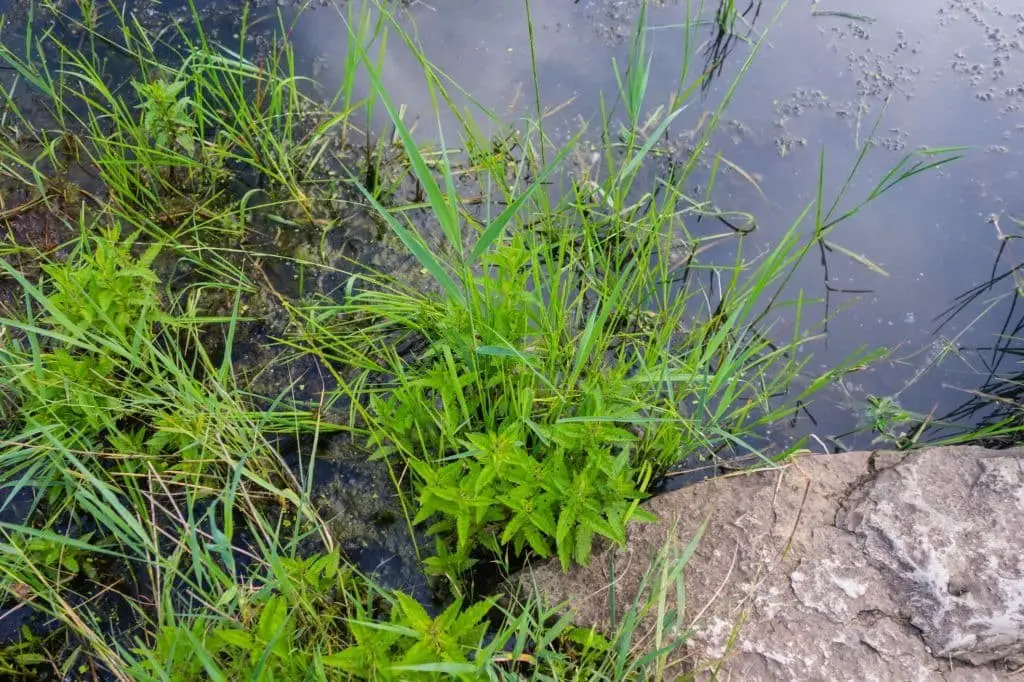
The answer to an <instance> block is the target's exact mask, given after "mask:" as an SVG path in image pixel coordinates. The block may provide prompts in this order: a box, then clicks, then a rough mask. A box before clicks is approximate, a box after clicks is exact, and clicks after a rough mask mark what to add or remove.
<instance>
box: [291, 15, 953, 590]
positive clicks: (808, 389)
mask: <svg viewBox="0 0 1024 682" xmlns="http://www.w3.org/2000/svg"><path fill="white" fill-rule="evenodd" d="M642 21H643V15H641V22H642ZM397 30H398V31H399V32H400V31H401V30H400V29H397ZM645 31H646V27H645V25H644V24H643V23H641V24H640V25H639V27H638V29H637V33H636V37H635V40H634V43H633V49H632V50H631V52H630V59H629V63H628V65H626V66H625V67H623V69H622V70H619V69H616V73H617V76H618V81H619V89H620V104H622V106H623V107H624V108H625V121H624V122H622V123H620V124H616V121H613V120H611V118H610V117H609V118H607V119H605V120H603V121H602V123H601V129H600V131H599V133H600V136H601V139H602V140H604V148H603V149H602V150H601V152H600V155H599V156H600V158H603V159H604V160H605V167H604V168H598V169H596V170H592V171H591V173H590V174H589V175H587V176H586V177H580V176H572V175H571V174H567V173H566V172H565V170H566V163H565V162H566V159H567V158H568V157H569V155H570V153H572V152H573V151H574V150H575V149H576V148H577V145H578V144H579V140H580V138H581V137H582V136H584V135H585V134H586V133H585V131H584V132H581V133H580V135H579V136H577V137H574V138H573V139H571V140H570V141H569V142H568V143H566V144H564V145H561V146H559V145H554V144H553V142H552V140H550V139H549V138H547V137H546V136H545V135H544V133H543V126H542V121H540V120H538V121H533V122H531V123H530V124H529V125H527V126H526V129H525V130H521V131H518V132H516V133H513V135H512V137H513V138H514V139H515V144H514V145H512V146H514V147H515V150H516V151H514V152H513V151H508V152H506V153H500V154H493V153H490V154H479V153H476V154H474V153H472V152H473V150H479V149H480V148H481V145H480V144H479V140H478V139H477V138H476V133H475V131H476V130H477V129H478V128H477V126H476V125H475V124H474V123H473V121H472V120H471V118H470V117H469V116H468V115H466V114H464V113H462V112H460V111H459V110H457V109H456V108H455V107H454V105H452V100H451V98H450V97H449V95H448V92H447V90H446V86H445V83H446V80H445V77H444V76H443V74H441V73H439V72H438V71H437V70H436V69H435V68H434V67H433V66H432V65H431V64H430V63H429V62H428V61H427V60H426V59H425V58H424V59H421V63H422V65H423V67H424V72H425V77H426V79H427V82H428V83H429V85H430V86H431V90H432V93H433V98H434V101H435V102H437V103H438V106H439V107H444V106H451V107H452V110H453V111H454V112H455V114H456V116H457V117H458V118H459V119H460V120H461V121H462V122H463V124H464V129H463V134H464V139H463V140H462V142H463V145H464V147H465V148H466V149H468V150H470V153H469V155H468V158H460V159H457V158H456V155H455V153H454V152H451V151H448V150H446V149H443V148H442V149H441V150H440V151H438V152H435V153H434V154H433V155H432V157H431V158H430V159H429V160H428V158H427V157H425V155H424V153H423V152H422V151H421V149H420V147H419V145H418V144H417V143H416V141H415V140H414V139H413V136H412V133H411V131H410V130H409V129H408V127H407V126H406V125H405V123H404V122H403V119H402V116H401V115H400V112H399V108H398V107H397V106H396V104H395V102H394V101H393V93H389V92H387V90H386V88H385V87H384V86H383V83H382V80H381V77H380V73H379V71H378V70H377V69H375V68H374V66H373V65H372V64H369V63H366V64H364V66H365V68H366V70H367V73H368V74H369V79H370V81H371V83H372V86H373V90H374V93H375V95H376V96H377V98H378V99H379V102H380V104H381V106H383V107H384V109H385V110H386V111H387V113H388V114H389V116H390V118H391V122H392V124H393V125H394V128H395V131H396V138H397V139H398V140H399V143H400V145H401V148H402V150H403V152H404V153H405V155H406V156H407V159H408V160H407V166H408V170H409V173H410V174H411V175H412V176H413V178H414V179H415V183H416V185H417V187H418V188H419V198H420V199H421V201H420V202H419V204H417V205H416V206H410V207H406V208H405V209H402V210H395V209H394V208H389V207H386V206H383V205H381V204H380V203H378V202H377V200H376V199H375V197H373V196H372V195H371V194H370V193H369V192H365V196H366V200H367V201H368V202H369V203H370V204H371V205H372V206H373V207H374V208H375V210H376V211H377V213H378V214H379V215H380V217H381V219H382V220H383V221H385V223H386V224H387V226H388V227H389V228H390V230H391V231H392V233H393V234H394V235H396V236H397V237H398V239H399V240H400V241H401V242H402V243H403V244H404V245H405V246H406V247H407V248H408V250H409V251H410V252H411V253H412V254H413V256H414V257H415V259H416V261H417V262H418V264H419V265H420V266H421V268H422V271H423V273H426V275H428V277H429V281H430V283H431V286H422V285H411V284H410V283H409V282H407V281H402V280H401V279H400V278H396V277H394V276H392V275H389V274H387V273H371V274H360V275H358V276H353V278H352V279H351V280H350V282H349V287H348V289H347V296H346V298H345V300H344V301H342V302H341V303H332V302H325V303H322V304H319V305H316V306H312V307H310V308H307V309H306V310H305V316H306V327H305V329H304V330H303V331H302V332H301V333H300V334H299V335H298V336H297V340H296V341H295V343H296V345H298V346H300V347H301V346H305V347H306V349H307V350H308V352H311V353H314V354H315V355H317V356H318V357H320V358H322V359H323V360H325V361H327V362H328V363H330V364H331V365H332V366H334V367H336V368H339V370H338V376H339V378H340V379H341V380H342V382H343V385H342V388H341V389H339V391H338V393H339V400H342V401H345V402H347V404H349V405H350V410H351V415H352V425H353V427H354V428H355V429H356V430H357V432H359V433H361V434H363V435H364V436H365V438H366V441H367V443H368V445H369V447H370V449H371V451H372V453H373V454H372V456H373V457H376V458H386V459H387V460H388V461H389V462H391V463H392V465H393V470H394V471H395V478H396V481H399V482H400V484H399V488H400V489H405V486H406V482H408V484H410V485H411V492H412V497H413V498H414V499H415V502H410V503H409V505H408V506H409V507H410V508H411V509H413V510H414V511H413V512H412V513H411V517H412V523H413V524H421V523H423V524H428V531H429V532H430V533H431V534H433V535H434V536H435V537H436V547H435V550H436V552H435V556H434V557H431V558H428V559H427V560H426V562H425V563H426V565H427V568H428V570H429V571H431V572H433V573H435V574H438V575H445V576H448V577H449V578H451V579H452V582H453V584H456V585H457V584H458V581H459V576H461V575H463V574H464V573H465V572H466V571H467V570H468V569H469V568H470V567H471V566H472V565H473V564H474V563H475V562H476V561H478V560H479V559H481V558H487V557H491V558H493V557H498V558H500V559H501V560H502V561H508V560H513V559H515V558H516V557H522V556H523V555H524V554H532V555H536V556H540V557H549V556H556V557H557V558H558V559H559V561H560V562H561V564H562V566H563V567H564V568H566V569H567V568H568V567H569V566H570V565H571V564H572V563H574V562H577V563H585V562H586V561H587V560H588V558H589V557H590V555H591V552H592V549H593V547H594V542H595V539H596V538H597V537H599V536H600V537H603V538H605V539H607V540H609V541H611V542H613V543H615V544H618V545H622V544H623V543H624V542H625V539H626V527H627V525H628V524H629V522H630V521H632V520H651V519H650V516H649V514H647V513H646V512H645V511H643V509H642V508H641V507H640V506H639V502H640V501H641V500H642V499H643V497H644V496H645V495H646V493H647V490H649V488H650V487H651V485H652V483H653V482H655V481H657V480H658V479H659V478H660V477H661V476H663V475H664V474H665V473H666V472H667V471H668V470H669V469H670V468H672V467H673V466H675V465H677V464H678V463H680V462H682V461H685V460H687V459H688V458H699V459H706V458H711V457H715V456H718V455H720V454H724V453H726V452H739V453H744V454H753V455H756V456H761V457H762V458H764V459H766V460H768V459H777V458H784V457H786V456H787V454H788V453H789V452H792V451H794V450H796V449H797V448H799V447H801V445H802V443H796V444H794V445H793V446H792V447H791V448H789V449H788V450H783V451H781V452H778V453H775V454H773V455H772V456H771V457H769V456H768V455H764V454H763V451H762V447H763V445H762V444H763V440H762V439H761V438H760V436H761V434H762V433H763V430H764V429H765V428H766V427H769V426H771V425H773V424H776V423H779V422H783V421H786V420H788V419H790V418H792V417H793V416H794V415H795V414H796V413H797V412H798V411H799V410H800V409H801V408H802V406H805V405H807V404H808V402H809V401H810V400H811V398H812V397H813V395H814V394H815V393H816V392H817V391H818V390H820V389H821V388H822V387H823V386H825V385H827V384H828V383H830V382H831V381H833V380H835V379H837V378H838V377H840V376H841V375H842V374H843V373H844V372H846V371H849V370H852V369H854V368H856V367H858V366H860V365H861V363H863V362H866V361H867V360H869V359H870V357H872V356H871V355H870V354H866V355H859V356H857V357H852V358H849V359H848V361H847V362H846V363H843V364H842V365H840V366H838V367H835V368H832V369H830V370H828V371H827V372H824V373H822V374H818V375H811V374H810V373H809V372H808V365H807V363H808V361H809V360H810V357H811V356H810V355H809V354H808V353H806V352H804V351H802V350H801V349H802V347H803V346H804V345H805V344H808V343H809V342H810V341H812V340H813V339H814V338H815V336H814V334H813V333H812V332H808V331H806V329H805V325H807V322H806V320H804V319H803V317H802V312H803V307H804V305H805V300H804V298H803V295H802V294H801V293H800V292H797V291H794V290H793V288H792V287H791V286H789V284H790V279H791V277H792V275H793V272H794V270H795V268H796V267H797V266H798V265H799V264H800V263H801V262H802V261H803V259H804V258H805V257H806V255H807V254H808V253H809V251H810V250H811V249H817V248H831V247H830V244H831V242H830V241H829V240H830V239H831V238H832V236H833V233H834V232H835V229H836V228H837V227H838V225H839V224H841V223H842V222H843V221H844V220H846V219H847V218H849V217H851V216H853V215H855V214H856V213H857V211H858V210H859V208H860V206H862V205H863V203H865V202H866V201H870V200H873V199H874V198H876V197H878V196H880V195H881V194H882V193H884V192H885V191H887V190H888V189H889V188H891V186H894V185H895V184H898V182H901V181H903V180H905V179H908V178H909V177H912V176H913V175H914V174H916V173H918V172H921V171H922V170H926V169H927V168H930V167H933V166H934V165H937V164H940V163H944V162H945V161H946V160H948V159H949V158H950V156H951V154H950V153H948V150H927V151H925V152H924V155H923V158H922V159H921V160H916V161H915V160H913V159H912V158H911V157H908V158H906V159H904V160H903V161H901V162H900V164H898V165H897V166H896V167H895V168H894V169H893V171H892V172H890V173H889V174H888V175H887V176H886V178H885V179H884V180H883V181H882V182H881V183H879V185H878V186H877V187H876V188H875V190H874V191H873V192H872V193H871V194H870V195H869V196H868V197H867V198H866V200H865V201H862V202H861V203H856V204H854V205H852V206H849V205H846V202H844V201H843V200H844V198H845V193H846V191H847V189H848V187H849V184H850V179H852V177H853V173H851V175H850V178H848V179H847V182H846V183H845V184H844V185H843V187H842V190H841V192H840V193H839V195H838V196H836V197H835V198H834V199H829V198H826V197H824V196H823V189H822V188H823V185H824V179H823V178H822V179H821V182H820V184H819V194H818V201H817V202H816V204H817V205H816V207H815V206H811V207H808V209H807V210H806V211H805V212H804V213H803V214H801V215H800V216H798V217H797V219H796V220H795V221H794V223H793V224H792V226H791V227H790V229H789V230H787V231H786V232H785V233H784V234H783V236H782V237H781V239H780V240H779V241H778V243H777V244H776V245H775V246H774V247H773V248H772V249H770V250H769V251H767V252H765V253H759V254H758V255H757V256H756V257H750V256H748V255H745V252H744V248H743V246H744V245H743V237H742V235H739V236H734V237H733V236H730V239H732V240H733V241H731V246H732V248H733V249H734V250H733V253H734V256H733V258H732V259H731V263H727V264H724V265H723V264H721V263H719V264H711V263H708V262H704V261H703V260H702V258H701V256H702V255H703V253H704V252H705V251H707V250H708V249H709V248H710V247H711V246H712V245H714V244H716V243H717V244H718V245H719V248H727V247H725V246H722V242H723V241H725V240H723V239H722V236H721V235H718V236H712V237H709V236H702V235H699V234H695V233H694V232H692V231H691V227H692V225H693V224H694V223H695V221H696V219H697V218H699V217H701V216H702V215H704V214H706V213H708V212H710V208H709V205H708V203H707V202H706V201H703V200H702V199H701V198H694V197H690V196H689V195H688V194H687V191H686V188H687V187H689V186H691V185H692V182H691V178H692V175H693V173H694V172H695V169H696V168H697V166H698V160H699V159H700V158H701V155H702V154H703V153H704V151H705V150H706V149H707V147H708V145H709V140H710V136H711V135H712V133H713V132H714V129H715V127H716V125H717V122H718V120H719V117H720V115H721V113H722V111H723V110H724V109H725V107H726V106H727V105H728V102H729V100H730V98H731V94H732V92H733V89H734V88H735V86H736V83H733V84H732V86H731V87H730V88H729V89H728V94H727V95H726V97H725V98H724V100H723V101H722V102H721V104H720V105H719V106H718V108H717V109H715V110H714V111H713V112H712V114H711V116H710V117H709V121H710V123H709V124H708V125H706V126H705V128H704V129H703V131H702V135H701V137H700V139H699V142H698V144H697V146H696V150H695V151H694V152H693V153H692V155H690V156H689V157H688V158H686V159H684V160H683V161H681V162H680V163H678V164H674V165H673V166H672V167H671V168H670V169H668V171H667V172H665V173H664V174H661V175H659V176H658V177H656V178H653V179H651V178H650V176H649V175H646V174H645V170H646V169H649V168H650V167H651V166H652V165H655V164H656V158H655V153H656V152H657V150H658V145H659V144H660V143H661V142H662V141H663V140H664V139H665V136H666V135H667V133H668V132H669V130H670V126H671V125H672V123H673V121H675V120H677V119H679V118H680V117H681V116H682V115H683V113H684V111H685V110H686V109H687V107H689V106H691V105H693V104H694V102H693V101H692V99H691V98H692V96H693V95H694V94H695V93H697V92H699V90H700V86H701V83H702V77H698V78H696V79H693V80H692V82H688V83H686V84H685V87H683V88H681V89H680V91H679V92H678V93H677V94H676V95H675V96H674V97H673V99H672V100H671V105H672V106H671V108H670V109H660V110H658V111H656V113H655V115H653V116H648V117H646V118H645V117H642V116H641V115H640V112H641V111H642V110H643V109H644V107H645V106H646V90H647V87H648V82H649V81H648V73H649V69H650V55H649V54H647V53H646V51H645V47H644V46H645V43H644V38H643V37H644V35H645ZM402 35H403V38H404V40H405V42H406V44H407V45H408V46H409V47H410V49H412V50H413V52H414V53H417V54H421V53H420V52H419V51H418V50H417V48H416V45H415V43H414V42H413V41H412V40H411V39H410V38H409V37H408V36H407V35H405V34H402ZM687 35H689V34H687ZM754 54H756V48H755V50H754V51H753V53H752V54H751V56H750V58H749V59H748V61H747V63H746V64H745V65H744V67H743V69H742V70H741V73H740V76H742V73H743V72H745V71H746V68H747V67H748V66H749V64H750V60H752V59H753V58H754ZM506 139H508V138H506ZM508 147H509V145H507V144H506V146H505V147H504V148H505V149H508ZM549 147H550V148H549ZM545 149H547V152H546V153H545V152H544V150H545ZM865 151H866V149H865ZM861 159H863V155H862V157H861ZM545 161H546V162H545ZM718 165H719V160H718V158H717V157H716V161H715V163H714V164H713V169H712V181H711V184H712V185H713V182H714V174H715V173H716V172H717V169H718ZM858 166H859V162H858ZM854 170H856V169H854ZM466 176H470V177H471V178H472V182H473V186H474V187H478V188H479V189H480V192H481V194H482V196H483V197H484V199H483V208H482V209H480V208H478V207H474V206H471V205H470V204H468V203H465V202H463V201H462V199H461V198H460V194H459V191H458V190H457V189H456V188H457V187H460V186H463V185H462V183H464V182H465V179H466ZM652 180H653V181H652ZM649 181H651V184H649V185H648V184H645V183H646V182H649ZM551 185H555V186H556V187H557V189H556V190H555V191H551V190H550V189H549V187H550V186H551ZM414 208H419V209H422V210H425V211H426V212H427V215H428V218H427V219H426V221H423V219H422V217H421V218H419V219H418V220H419V222H417V220H414V219H412V218H410V216H411V215H414V214H415V213H414V211H413V210H412V209H414ZM424 225H427V226H429V227H426V228H424V227H423V226H424ZM805 226H806V227H805ZM431 229H436V231H437V233H438V234H440V235H441V245H440V246H439V247H434V248H432V247H431V246H430V243H431V240H430V238H429V237H431V233H430V230H431ZM424 230H426V231H424ZM709 279H710V282H711V284H710V285H708V283H707V282H708V281H709ZM780 311H784V312H785V313H786V314H787V315H788V316H789V319H790V320H792V321H793V327H792V329H791V330H789V331H784V330H783V329H782V328H781V327H780V326H779V324H778V323H776V322H773V320H774V319H776V317H775V316H776V315H777V313H779V312H780ZM807 328H810V329H811V330H814V329H815V328H816V325H815V324H813V323H812V324H810V325H807ZM798 377H800V379H801V381H800V383H799V386H800V387H799V388H798V387H797V383H796V382H795V379H797V378H798ZM340 394H344V395H340Z"/></svg>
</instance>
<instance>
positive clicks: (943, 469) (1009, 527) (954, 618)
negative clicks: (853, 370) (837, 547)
mask: <svg viewBox="0 0 1024 682" xmlns="http://www.w3.org/2000/svg"><path fill="white" fill-rule="evenodd" d="M1022 457H1024V451H1018V452H990V451H985V450H982V449H980V448H969V449H968V448H965V449H958V450H950V451H946V450H940V449H934V450H928V451H925V452H922V453H921V454H918V455H916V456H913V457H910V458H908V459H904V460H903V461H902V462H900V463H899V464H897V465H895V466H892V467H890V468H887V469H884V470H882V471H879V472H878V473H877V474H876V475H875V476H874V477H873V478H872V479H871V480H870V481H869V482H867V483H865V484H864V485H862V486H860V487H858V488H857V489H856V490H855V491H854V492H853V494H851V496H850V498H849V499H848V500H847V503H846V505H845V506H846V508H845V509H844V510H843V511H842V512H841V513H840V514H839V516H838V518H837V523H836V525H837V526H838V527H840V528H842V529H844V530H847V531H850V532H852V533H854V534H855V535H856V536H857V538H858V540H859V541H860V547H861V548H862V549H863V551H864V554H865V556H866V557H867V558H868V560H869V561H870V562H871V563H872V564H873V565H874V566H875V567H876V568H878V570H880V571H882V572H883V573H884V575H885V580H886V582H887V583H888V584H889V585H890V586H891V588H892V593H893V595H894V598H896V599H898V600H899V602H898V606H899V607H900V609H901V610H902V612H903V613H904V614H905V615H906V617H907V618H908V619H909V621H910V623H911V625H913V626H914V627H915V628H917V629H918V630H920V631H921V637H922V639H923V640H924V642H925V644H927V645H928V646H929V647H930V649H931V650H932V652H933V653H934V654H935V655H936V656H939V657H952V658H957V659H960V660H963V661H967V662H969V663H973V664H976V665H977V664H983V663H990V662H993V661H1007V662H1009V663H1011V664H1014V665H1018V666H1019V665H1020V664H1021V663H1022V662H1024V545H1022V541H1024V535H1022V534H1021V531H1022V529H1024V470H1022V463H1024V459H1022Z"/></svg>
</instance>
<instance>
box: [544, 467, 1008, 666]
mask: <svg viewBox="0 0 1024 682" xmlns="http://www.w3.org/2000/svg"><path fill="white" fill-rule="evenodd" d="M648 508H649V509H650V510H651V511H653V512H654V513H655V514H657V515H658V516H659V518H660V519H661V523H658V524H647V525H641V524H637V525H634V526H633V527H632V529H631V531H630V542H629V546H628V549H627V550H626V551H613V550H605V551H603V552H601V553H599V554H598V555H596V556H595V557H594V560H593V561H592V563H591V565H590V566H589V567H586V568H579V569H575V570H573V571H572V572H570V573H569V574H563V573H562V572H561V570H560V569H559V568H558V566H557V564H554V565H546V566H542V567H539V568H535V569H533V570H532V571H531V572H532V574H533V575H532V576H530V577H529V578H528V581H529V582H535V584H537V585H539V586H540V589H541V591H542V592H543V593H545V594H546V595H547V597H548V598H549V599H551V600H553V601H565V600H569V601H570V603H571V605H572V607H573V608H574V609H575V610H576V611H577V615H578V619H579V621H581V622H583V623H596V624H600V625H602V626H604V627H608V625H609V623H608V591H607V587H606V586H607V585H608V583H609V582H610V580H611V578H612V576H613V575H614V577H615V584H616V595H617V599H618V601H619V613H621V612H622V609H623V608H625V606H626V605H627V604H628V603H630V602H631V601H632V598H633V595H634V594H635V592H636V589H637V586H638V584H639V581H640V578H641V576H642V575H643V573H644V571H645V569H646V568H647V567H648V566H649V565H650V561H651V558H652V557H653V556H654V555H655V554H656V553H657V552H658V551H659V549H661V548H662V547H663V546H664V545H665V543H666V542H671V541H674V542H679V543H681V544H682V545H685V544H687V543H688V542H689V540H690V538H692V537H693V536H694V534H695V533H696V532H697V531H698V529H699V528H700V526H701V524H702V522H703V521H704V520H705V519H708V526H707V529H706V532H705V534H704V536H703V538H702V539H701V541H700V543H699V545H698V546H697V549H696V552H695V553H694V555H693V557H692V558H691V560H690V562H689V564H688V565H687V568H686V602H687V603H686V604H685V605H682V607H683V608H684V610H685V613H686V616H687V619H688V622H691V623H692V629H693V633H694V634H693V636H692V637H691V639H690V641H689V643H688V646H689V651H688V654H689V657H688V658H689V661H688V663H687V664H686V666H685V668H684V669H689V670H691V671H693V672H696V676H697V678H698V679H710V678H711V677H712V675H713V674H717V675H718V676H717V678H716V679H731V680H794V681H796V680H806V681H808V682H809V681H811V680H815V681H819V680H821V681H825V680H829V681H831V680H850V681H854V680H856V681H857V682H870V681H875V680H877V681H878V682H889V681H891V680H922V681H923V680H938V681H944V682H990V681H995V680H1011V679H1012V680H1022V681H1024V675H1022V674H1019V673H1018V668H1020V667H1021V665H1022V664H1024V450H1006V451H991V450H985V449H982V448H975V447H958V448H935V449H930V450H922V451H919V452H917V453H914V454H902V453H890V452H877V453H871V452H858V453H849V454H844V455H807V456H803V457H800V458H798V459H797V460H795V461H794V462H792V463H791V464H789V465H787V466H786V467H785V468H781V469H775V470H770V471H761V472H757V473H744V474H738V475H732V476H727V477H721V478H718V479H714V480H711V481H707V482H704V483H701V484H698V485H696V486H692V487H689V488H684V489H682V490H679V491H675V492H671V493H667V494H665V495H661V496H659V497H657V498H655V499H653V500H651V501H650V502H649V503H648ZM613 566H614V569H615V570H614V573H612V571H611V568H612V567H613ZM737 631H738V633H739V634H738V636H736V637H735V639H734V640H733V642H732V644H731V645H730V637H731V636H734V633H735V632H737Z"/></svg>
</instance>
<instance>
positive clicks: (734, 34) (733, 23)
mask: <svg viewBox="0 0 1024 682" xmlns="http://www.w3.org/2000/svg"><path fill="white" fill-rule="evenodd" d="M740 2H742V0H740ZM760 16H761V0H750V2H749V3H748V4H747V6H746V9H744V10H743V11H739V10H737V8H736V3H735V0H719V2H718V9H717V10H715V18H714V20H713V21H712V22H711V26H712V29H711V30H712V38H711V40H710V41H708V43H707V46H706V47H705V48H704V76H705V78H704V80H703V81H701V90H703V91H704V92H707V90H708V89H709V88H710V87H711V83H712V81H713V80H714V79H715V77H716V76H720V75H721V74H722V70H723V69H724V68H725V65H726V62H727V61H728V58H729V56H730V55H731V54H732V52H733V50H734V49H735V48H736V45H737V44H738V43H749V42H750V41H751V37H752V36H753V34H754V25H755V24H756V23H757V19H758V17H760ZM740 24H743V26H740ZM743 28H746V32H743V33H741V32H740V31H741V30H742V29H743Z"/></svg>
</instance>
